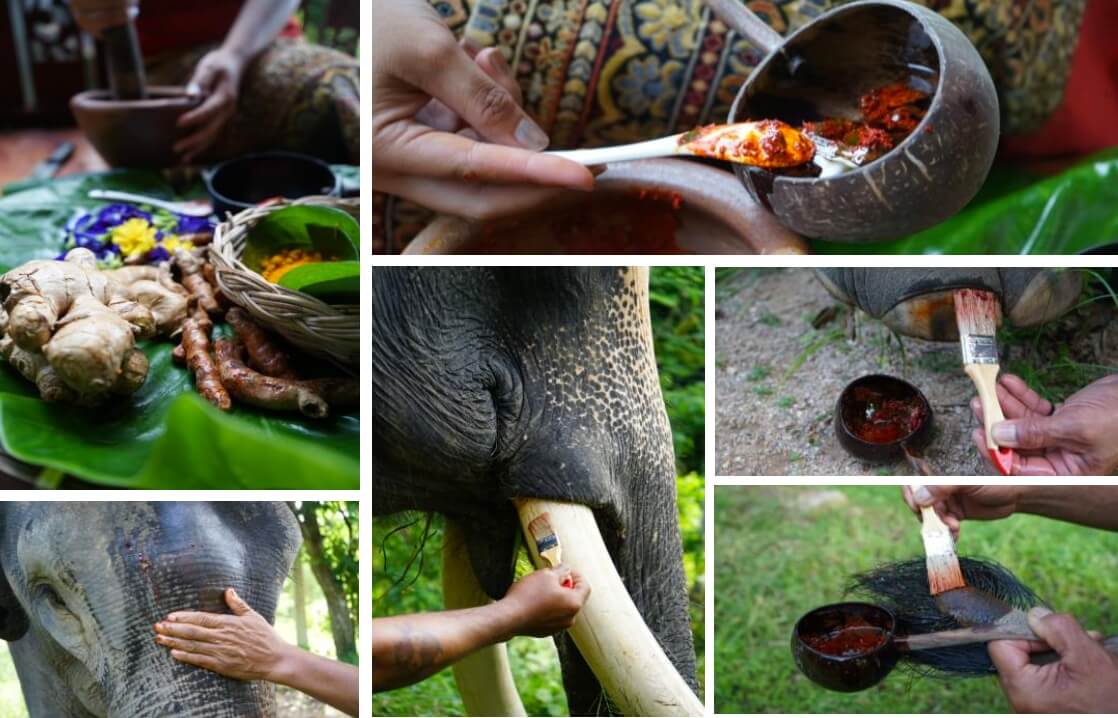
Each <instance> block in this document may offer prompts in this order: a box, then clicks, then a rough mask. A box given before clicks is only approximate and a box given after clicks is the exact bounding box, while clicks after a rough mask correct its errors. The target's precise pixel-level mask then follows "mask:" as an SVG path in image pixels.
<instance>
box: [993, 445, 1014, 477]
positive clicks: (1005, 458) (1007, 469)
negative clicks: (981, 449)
mask: <svg viewBox="0 0 1118 718" xmlns="http://www.w3.org/2000/svg"><path fill="white" fill-rule="evenodd" d="M990 460H991V461H993V462H994V466H995V467H997V469H998V471H999V472H1000V473H1001V475H1002V476H1009V475H1010V473H1012V471H1013V449H1006V448H1004V447H999V448H997V449H990Z"/></svg>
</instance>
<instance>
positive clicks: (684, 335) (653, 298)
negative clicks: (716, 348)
mask: <svg viewBox="0 0 1118 718" xmlns="http://www.w3.org/2000/svg"><path fill="white" fill-rule="evenodd" d="M651 275H652V276H651V279H650V282H649V303H650V305H651V314H652V335H653V341H654V343H655V347H656V364H657V366H658V367H659V368H660V387H661V389H662V390H663V393H664V403H665V404H666V405H667V408H668V418H669V420H670V421H671V425H672V439H673V441H674V443H675V458H676V465H677V466H678V467H679V471H680V473H688V472H692V471H694V472H698V473H700V474H702V473H703V460H704V457H705V453H706V452H705V448H704V447H705V445H706V442H705V437H706V434H705V428H704V427H705V426H706V424H705V406H706V399H705V391H706V390H705V386H706V384H705V346H704V339H703V324H704V322H703V319H704V316H705V315H704V312H705V304H704V296H705V293H704V284H705V282H704V277H703V268H702V267H653V268H652V271H651Z"/></svg>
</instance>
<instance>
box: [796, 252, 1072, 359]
mask: <svg viewBox="0 0 1118 718" xmlns="http://www.w3.org/2000/svg"><path fill="white" fill-rule="evenodd" d="M816 276H817V277H818V279H819V281H820V282H821V283H822V284H823V286H824V287H826V289H827V291H829V292H830V293H831V294H832V295H833V296H834V297H835V298H836V299H838V300H840V301H842V302H845V303H846V304H851V305H853V306H855V307H857V308H859V309H861V310H862V311H864V312H866V313H867V314H869V315H870V316H872V317H874V318H875V319H880V320H881V321H883V322H884V323H885V324H886V325H887V326H889V327H890V328H891V329H893V330H895V331H897V332H899V333H901V334H904V335H906V336H912V337H918V338H921V339H929V340H932V341H956V340H958V338H959V333H958V327H957V325H956V321H955V302H954V298H953V294H954V292H955V291H956V290H958V289H984V290H987V291H990V292H993V293H994V294H995V295H997V296H998V298H999V299H1000V300H1001V303H1002V315H1003V317H1004V320H1005V321H1006V322H1008V323H1009V324H1011V325H1013V326H1018V327H1029V326H1036V325H1039V324H1044V323H1045V322H1048V321H1051V320H1053V319H1055V318H1057V317H1059V316H1060V315H1062V314H1063V313H1064V312H1067V311H1068V310H1069V309H1070V308H1071V307H1072V306H1073V305H1074V304H1075V302H1076V300H1077V299H1078V298H1079V294H1080V291H1081V290H1082V287H1083V278H1082V275H1081V274H1080V273H1079V272H1076V271H1065V270H1057V269H1035V268H1029V267H1021V268H1007V269H997V268H978V269H970V268H965V267H958V268H956V267H944V268H930V269H929V268H923V267H910V268H888V269H886V268H876V267H851V268H836V269H819V270H817V271H816Z"/></svg>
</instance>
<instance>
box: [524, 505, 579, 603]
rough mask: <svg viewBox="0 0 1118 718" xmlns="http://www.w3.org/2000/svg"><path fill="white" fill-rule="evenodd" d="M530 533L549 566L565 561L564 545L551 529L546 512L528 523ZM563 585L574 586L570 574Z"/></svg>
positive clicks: (537, 549) (552, 566)
mask: <svg viewBox="0 0 1118 718" xmlns="http://www.w3.org/2000/svg"><path fill="white" fill-rule="evenodd" d="M528 533H530V534H531V535H532V540H533V541H535V542H536V553H538V554H539V555H540V558H541V559H542V560H543V561H545V562H546V563H547V567H548V568H555V567H556V566H558V565H559V564H561V563H562V562H563V547H562V546H561V545H560V543H559V537H558V536H557V535H556V534H555V531H553V530H552V529H551V524H550V523H548V521H547V514H546V513H542V514H540V515H539V516H537V517H536V518H534V519H532V520H531V521H530V522H529V523H528ZM561 585H563V586H564V587H566V588H573V587H574V585H575V583H574V580H573V579H572V578H571V576H570V574H568V575H567V577H566V578H564V579H563V581H562V584H561Z"/></svg>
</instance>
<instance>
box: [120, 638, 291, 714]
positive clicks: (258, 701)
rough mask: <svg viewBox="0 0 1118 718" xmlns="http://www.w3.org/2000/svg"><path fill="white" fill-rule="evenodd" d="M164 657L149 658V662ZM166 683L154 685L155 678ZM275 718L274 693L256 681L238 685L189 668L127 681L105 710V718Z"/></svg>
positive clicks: (170, 668)
mask: <svg viewBox="0 0 1118 718" xmlns="http://www.w3.org/2000/svg"><path fill="white" fill-rule="evenodd" d="M166 660H170V659H169V658H168V657H167V656H160V655H155V654H153V655H152V656H151V661H152V662H153V663H155V662H157V661H158V662H160V663H162V662H164V661H166ZM156 673H157V674H158V675H159V676H163V677H165V678H166V679H168V680H167V682H166V683H161V684H154V683H153V681H152V680H151V679H152V676H153V675H155V674H156ZM164 716H175V717H176V718H275V716H276V705H275V689H274V688H273V687H272V686H271V685H267V684H264V683H262V682H259V681H251V682H250V681H238V680H233V679H231V678H225V677H223V676H219V675H218V674H216V673H211V672H209V671H205V670H202V669H200V668H194V667H193V666H186V665H179V666H165V665H161V666H159V668H158V670H156V669H155V666H153V667H152V671H151V673H149V674H148V675H145V676H143V677H136V678H135V679H134V680H132V681H127V682H126V685H125V690H124V691H122V692H120V693H118V695H117V699H116V700H114V701H113V703H112V705H111V706H110V707H109V718H163V717H164Z"/></svg>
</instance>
